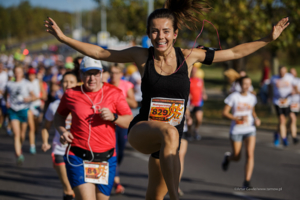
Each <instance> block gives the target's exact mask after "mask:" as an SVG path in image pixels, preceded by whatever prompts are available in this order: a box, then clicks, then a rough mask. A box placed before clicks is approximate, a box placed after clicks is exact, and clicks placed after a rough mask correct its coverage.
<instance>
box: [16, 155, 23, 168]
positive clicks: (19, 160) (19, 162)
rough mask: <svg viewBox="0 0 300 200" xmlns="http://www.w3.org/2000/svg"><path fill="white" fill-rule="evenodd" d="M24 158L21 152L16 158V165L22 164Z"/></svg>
mask: <svg viewBox="0 0 300 200" xmlns="http://www.w3.org/2000/svg"><path fill="white" fill-rule="evenodd" d="M24 160H25V158H24V156H23V154H21V155H19V156H18V158H17V165H18V166H21V165H23V163H24Z"/></svg>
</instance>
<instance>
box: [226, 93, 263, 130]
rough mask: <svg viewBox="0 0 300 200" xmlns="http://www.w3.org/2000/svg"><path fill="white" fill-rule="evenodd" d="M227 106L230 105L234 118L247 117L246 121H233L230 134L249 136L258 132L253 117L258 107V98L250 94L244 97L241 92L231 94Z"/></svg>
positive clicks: (227, 99)
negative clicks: (248, 134)
mask: <svg viewBox="0 0 300 200" xmlns="http://www.w3.org/2000/svg"><path fill="white" fill-rule="evenodd" d="M224 102H225V104H227V105H229V106H230V107H231V110H232V114H233V116H234V117H245V118H246V120H245V121H243V120H236V121H235V120H232V121H231V127H230V134H234V135H235V134H247V133H252V132H255V131H256V127H255V126H254V118H253V116H252V110H253V107H254V106H255V105H256V103H257V100H256V96H255V95H253V94H251V93H248V94H247V96H242V95H241V93H239V92H234V93H232V94H230V95H229V96H228V97H227V98H226V99H225V100H224Z"/></svg>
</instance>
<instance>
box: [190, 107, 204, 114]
mask: <svg viewBox="0 0 300 200" xmlns="http://www.w3.org/2000/svg"><path fill="white" fill-rule="evenodd" d="M199 110H200V111H202V106H195V107H194V108H193V110H192V111H191V113H195V112H197V111H199Z"/></svg>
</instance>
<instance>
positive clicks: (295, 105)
mask: <svg viewBox="0 0 300 200" xmlns="http://www.w3.org/2000/svg"><path fill="white" fill-rule="evenodd" d="M294 84H295V86H296V87H297V89H298V90H300V78H298V77H295V78H294ZM291 111H292V112H299V111H300V94H293V95H292V96H291Z"/></svg>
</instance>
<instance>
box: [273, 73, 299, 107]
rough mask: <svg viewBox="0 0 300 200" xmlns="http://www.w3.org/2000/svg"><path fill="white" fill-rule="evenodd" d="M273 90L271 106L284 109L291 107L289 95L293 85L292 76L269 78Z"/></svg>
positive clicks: (288, 74) (287, 74)
mask: <svg viewBox="0 0 300 200" xmlns="http://www.w3.org/2000/svg"><path fill="white" fill-rule="evenodd" d="M271 84H272V88H273V104H275V105H277V106H279V107H281V108H286V107H289V106H290V105H291V98H290V96H291V93H292V91H293V86H294V85H295V81H294V76H293V75H292V74H290V73H286V74H285V75H284V76H283V77H282V78H281V77H280V76H279V75H274V76H272V78H271Z"/></svg>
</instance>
